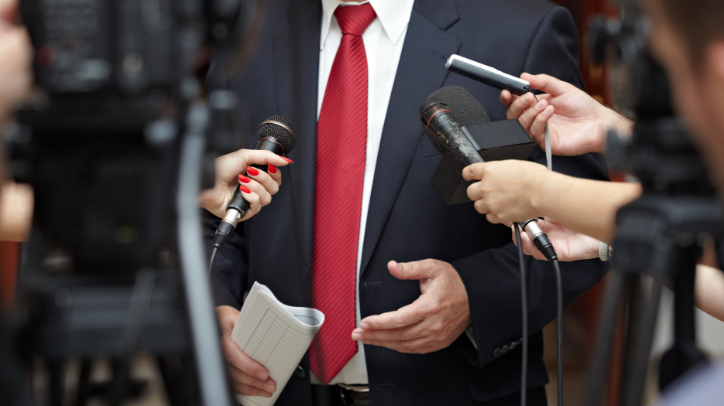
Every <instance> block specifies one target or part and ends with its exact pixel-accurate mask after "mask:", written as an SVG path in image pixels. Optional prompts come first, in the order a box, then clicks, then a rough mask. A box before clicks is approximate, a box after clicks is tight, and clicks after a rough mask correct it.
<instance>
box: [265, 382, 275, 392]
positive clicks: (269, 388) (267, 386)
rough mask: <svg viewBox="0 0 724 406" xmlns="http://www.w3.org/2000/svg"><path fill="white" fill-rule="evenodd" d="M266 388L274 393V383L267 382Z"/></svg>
mask: <svg viewBox="0 0 724 406" xmlns="http://www.w3.org/2000/svg"><path fill="white" fill-rule="evenodd" d="M264 390H265V391H267V392H269V393H274V385H272V384H266V385H264Z"/></svg>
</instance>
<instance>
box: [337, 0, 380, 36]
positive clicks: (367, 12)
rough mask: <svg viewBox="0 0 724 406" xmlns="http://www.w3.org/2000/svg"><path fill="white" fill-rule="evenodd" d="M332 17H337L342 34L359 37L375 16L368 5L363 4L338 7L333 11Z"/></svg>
mask: <svg viewBox="0 0 724 406" xmlns="http://www.w3.org/2000/svg"><path fill="white" fill-rule="evenodd" d="M334 16H335V17H337V22H338V23H339V28H340V29H341V30H342V34H344V35H355V36H358V37H361V36H362V34H364V32H365V30H366V29H367V27H368V26H369V25H370V24H371V23H372V20H374V19H375V17H377V14H376V13H375V10H374V9H373V8H372V6H371V5H370V3H365V4H360V5H359V6H339V7H337V10H335V11H334Z"/></svg>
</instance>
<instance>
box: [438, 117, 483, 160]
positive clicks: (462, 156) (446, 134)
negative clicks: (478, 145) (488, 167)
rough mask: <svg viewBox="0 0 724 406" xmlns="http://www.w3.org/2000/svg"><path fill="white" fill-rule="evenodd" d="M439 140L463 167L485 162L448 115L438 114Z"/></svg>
mask: <svg viewBox="0 0 724 406" xmlns="http://www.w3.org/2000/svg"><path fill="white" fill-rule="evenodd" d="M435 118H436V119H437V120H439V121H438V122H439V126H438V128H442V130H440V135H441V136H442V137H441V138H442V139H443V142H445V145H446V146H447V148H448V149H449V150H450V152H452V153H453V155H455V158H457V160H458V161H460V162H461V163H463V164H464V165H465V166H467V165H472V164H477V163H482V162H485V161H484V160H483V158H482V157H481V156H480V154H479V153H478V151H477V150H475V147H473V144H472V143H471V142H470V140H469V139H468V137H467V136H466V135H465V133H464V132H463V130H462V129H461V128H460V126H459V125H458V124H457V122H455V120H454V119H453V117H452V115H450V114H438V115H437V117H435Z"/></svg>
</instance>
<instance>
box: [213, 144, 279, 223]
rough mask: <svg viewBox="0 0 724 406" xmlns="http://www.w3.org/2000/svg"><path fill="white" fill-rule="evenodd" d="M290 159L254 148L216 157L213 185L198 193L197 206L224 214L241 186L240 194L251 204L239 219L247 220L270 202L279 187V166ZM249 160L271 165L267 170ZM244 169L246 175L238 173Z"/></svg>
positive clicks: (258, 163)
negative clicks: (258, 168) (259, 167)
mask: <svg viewBox="0 0 724 406" xmlns="http://www.w3.org/2000/svg"><path fill="white" fill-rule="evenodd" d="M289 163H291V160H289V159H287V158H282V157H280V156H278V155H275V154H274V153H272V152H269V151H257V150H254V149H240V150H238V151H236V152H232V153H230V154H226V155H224V156H221V157H219V158H216V161H215V163H214V164H215V167H216V181H215V182H214V187H213V188H212V189H207V190H204V191H203V192H202V193H201V196H200V197H199V206H201V207H203V208H205V209H206V210H208V211H210V212H211V213H212V214H214V215H215V216H217V217H224V214H225V213H226V207H227V206H228V205H229V202H230V201H231V198H232V197H233V196H234V192H235V191H236V189H240V190H241V195H242V196H243V197H244V199H246V201H247V202H249V205H250V207H249V210H247V211H246V214H245V215H244V217H243V218H242V219H241V221H244V220H248V219H250V218H251V217H252V216H254V215H255V214H256V213H258V212H259V211H260V210H261V208H262V207H264V206H266V205H267V204H269V203H270V202H271V197H272V195H274V194H276V193H277V192H278V191H279V186H281V184H282V174H281V172H280V171H279V169H278V168H279V167H281V166H286V165H289ZM252 164H256V165H270V166H269V173H266V172H264V171H260V170H257V169H255V168H251V167H250V165H252ZM247 170H248V172H247ZM245 172H246V173H247V174H248V176H244V175H240V174H243V173H245Z"/></svg>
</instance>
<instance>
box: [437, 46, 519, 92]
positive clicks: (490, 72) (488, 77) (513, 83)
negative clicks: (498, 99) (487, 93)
mask: <svg viewBox="0 0 724 406" xmlns="http://www.w3.org/2000/svg"><path fill="white" fill-rule="evenodd" d="M445 67H446V68H447V70H449V71H450V72H454V73H457V74H458V75H462V76H465V77H467V78H470V79H473V80H477V81H478V82H481V83H485V84H486V85H488V86H492V87H494V88H496V89H500V90H503V89H508V91H510V93H513V94H515V95H518V96H520V95H524V94H526V93H528V92H530V91H531V90H530V82H528V81H526V80H523V79H520V78H516V77H515V76H512V75H509V74H507V73H505V72H501V71H499V70H497V69H495V68H493V67H490V66H487V65H483V64H482V63H480V62H475V61H473V60H470V59H468V58H463V57H462V56H460V55H452V56H450V58H448V60H447V63H446V64H445Z"/></svg>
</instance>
